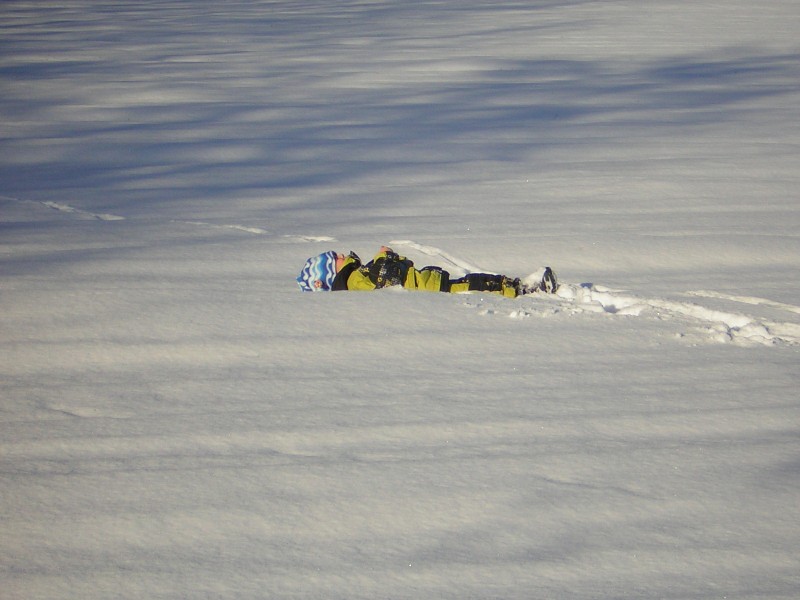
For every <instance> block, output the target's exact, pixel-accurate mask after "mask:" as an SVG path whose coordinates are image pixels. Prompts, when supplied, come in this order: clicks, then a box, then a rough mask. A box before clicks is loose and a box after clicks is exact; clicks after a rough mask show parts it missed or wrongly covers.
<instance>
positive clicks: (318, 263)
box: [297, 250, 336, 292]
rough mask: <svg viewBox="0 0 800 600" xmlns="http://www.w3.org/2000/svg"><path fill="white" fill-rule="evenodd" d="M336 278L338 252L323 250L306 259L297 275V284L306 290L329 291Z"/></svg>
mask: <svg viewBox="0 0 800 600" xmlns="http://www.w3.org/2000/svg"><path fill="white" fill-rule="evenodd" d="M335 278H336V252H334V251H333V250H331V251H330V252H323V253H322V254H320V255H319V256H314V257H312V258H309V259H308V260H307V261H306V264H305V266H303V270H302V271H300V275H299V276H298V277H297V285H299V286H300V289H301V290H303V291H304V292H327V291H330V289H331V288H332V287H333V280H334V279H335Z"/></svg>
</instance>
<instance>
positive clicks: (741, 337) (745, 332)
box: [390, 240, 800, 346]
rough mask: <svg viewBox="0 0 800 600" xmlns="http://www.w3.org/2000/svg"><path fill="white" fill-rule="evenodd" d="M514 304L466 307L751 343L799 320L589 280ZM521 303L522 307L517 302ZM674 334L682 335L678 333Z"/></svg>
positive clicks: (786, 336) (771, 339) (449, 259)
mask: <svg viewBox="0 0 800 600" xmlns="http://www.w3.org/2000/svg"><path fill="white" fill-rule="evenodd" d="M390 244H392V245H396V246H403V247H406V248H411V249H413V250H416V251H418V252H421V253H422V254H425V255H426V256H431V257H434V258H436V259H439V261H443V262H446V263H448V264H451V265H455V266H457V267H459V268H462V269H464V270H465V271H467V272H468V273H469V272H477V271H479V270H480V269H478V268H476V267H474V266H473V265H470V264H469V263H467V262H466V261H463V260H460V259H459V258H457V257H455V256H453V255H452V254H449V253H447V252H444V251H443V250H441V249H439V248H436V247H433V246H426V245H424V244H418V243H416V242H412V241H410V240H398V241H393V242H390ZM686 295H689V296H692V297H696V298H713V299H722V300H729V301H734V302H739V303H742V304H749V305H753V306H763V307H769V308H779V309H782V310H785V311H788V312H792V313H795V314H800V307H798V306H794V305H791V304H785V303H781V302H774V301H772V300H768V299H766V298H756V297H750V296H731V295H728V294H722V293H718V292H713V291H705V290H704V291H690V292H686ZM514 303H515V304H514V306H513V308H510V309H509V308H508V306H509V304H508V303H507V299H505V298H499V297H498V298H493V297H492V299H491V301H490V300H489V297H488V296H486V295H481V299H480V301H479V303H478V304H475V303H472V302H467V305H468V306H472V307H479V308H480V314H481V315H496V314H499V315H502V314H507V315H508V316H509V317H510V318H512V319H524V318H528V317H531V316H534V315H537V316H540V317H549V316H552V315H555V314H557V313H563V312H565V311H568V312H569V313H571V314H587V313H601V314H604V315H616V316H620V317H650V318H655V319H659V320H672V319H675V320H676V321H678V322H680V323H681V324H682V325H688V326H690V327H693V328H694V329H695V331H696V332H697V333H699V334H700V336H701V337H703V338H705V339H706V340H707V341H710V342H718V343H730V342H732V343H734V344H738V345H743V346H753V345H766V346H773V345H779V344H784V345H792V346H794V345H800V324H798V323H792V322H778V321H773V320H768V319H761V318H758V317H754V316H750V315H747V314H744V313H740V312H730V311H721V310H716V309H713V308H709V307H707V306H703V305H701V304H698V303H695V302H682V301H677V300H667V299H664V298H647V297H642V296H637V295H634V294H630V293H627V292H623V291H619V290H612V289H610V288H606V287H603V286H599V285H594V284H591V283H584V284H572V283H566V282H561V284H560V287H559V289H558V292H557V293H556V294H555V295H543V294H533V295H530V296H525V297H523V298H520V299H517V300H515V301H514ZM520 305H521V306H520ZM676 335H677V336H678V337H679V338H681V337H684V336H685V334H684V333H682V332H678V333H677V334H676Z"/></svg>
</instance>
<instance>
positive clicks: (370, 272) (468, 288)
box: [297, 246, 558, 298]
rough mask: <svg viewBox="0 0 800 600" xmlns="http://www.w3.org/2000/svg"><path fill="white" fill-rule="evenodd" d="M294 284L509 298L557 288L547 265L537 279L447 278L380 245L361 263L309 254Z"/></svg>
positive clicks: (476, 275) (316, 288)
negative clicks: (379, 247) (391, 287)
mask: <svg viewBox="0 0 800 600" xmlns="http://www.w3.org/2000/svg"><path fill="white" fill-rule="evenodd" d="M531 279H533V280H531ZM297 284H298V285H299V286H300V289H301V290H303V291H304V292H328V291H334V292H336V291H340V290H376V289H379V288H384V287H389V286H393V285H402V286H403V287H404V288H405V289H408V290H420V291H426V292H450V293H454V294H457V293H461V292H473V291H475V292H492V293H496V294H502V295H503V296H506V297H509V298H516V297H517V296H521V295H523V294H530V293H533V292H545V293H550V294H552V293H555V291H556V290H557V289H558V282H557V281H556V274H555V273H554V272H553V270H552V269H551V268H550V267H546V268H545V269H544V273H543V274H542V276H541V279H539V278H538V277H535V278H531V277H528V278H525V279H524V280H520V279H519V278H511V277H506V276H505V275H492V274H488V273H470V274H469V275H465V276H464V277H459V278H457V279H450V274H449V273H448V272H447V271H445V270H444V269H442V268H440V267H423V268H422V269H417V268H416V267H414V263H413V262H411V261H410V260H408V259H407V258H406V257H405V256H400V255H399V254H397V253H395V252H394V251H393V250H392V249H391V248H389V247H387V246H381V249H380V251H379V252H378V254H376V255H375V258H373V259H372V260H371V261H369V262H368V263H367V264H365V265H362V264H361V259H360V258H359V257H358V255H356V254H355V253H354V252H350V254H349V255H348V256H345V255H344V254H338V253H337V252H334V251H333V250H331V251H330V252H323V253H322V254H320V255H318V256H313V257H311V258H309V259H308V260H307V261H306V264H305V265H304V266H303V270H302V271H300V275H299V276H298V277H297Z"/></svg>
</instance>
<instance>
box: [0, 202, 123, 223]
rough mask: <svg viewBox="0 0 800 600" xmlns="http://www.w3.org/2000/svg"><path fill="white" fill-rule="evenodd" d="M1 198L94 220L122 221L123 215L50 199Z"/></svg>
mask: <svg viewBox="0 0 800 600" xmlns="http://www.w3.org/2000/svg"><path fill="white" fill-rule="evenodd" d="M0 198H2V199H3V200H9V201H11V202H16V203H17V204H35V205H40V206H45V207H47V208H50V209H53V210H57V211H58V212H61V213H68V214H72V215H75V216H76V217H78V218H81V219H93V220H96V221H124V220H125V217H121V216H119V215H112V214H109V213H93V212H89V211H87V210H81V209H80V208H76V207H74V206H71V205H69V204H65V203H63V202H53V201H50V200H45V201H36V200H21V199H19V198H12V197H11V196H0Z"/></svg>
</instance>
